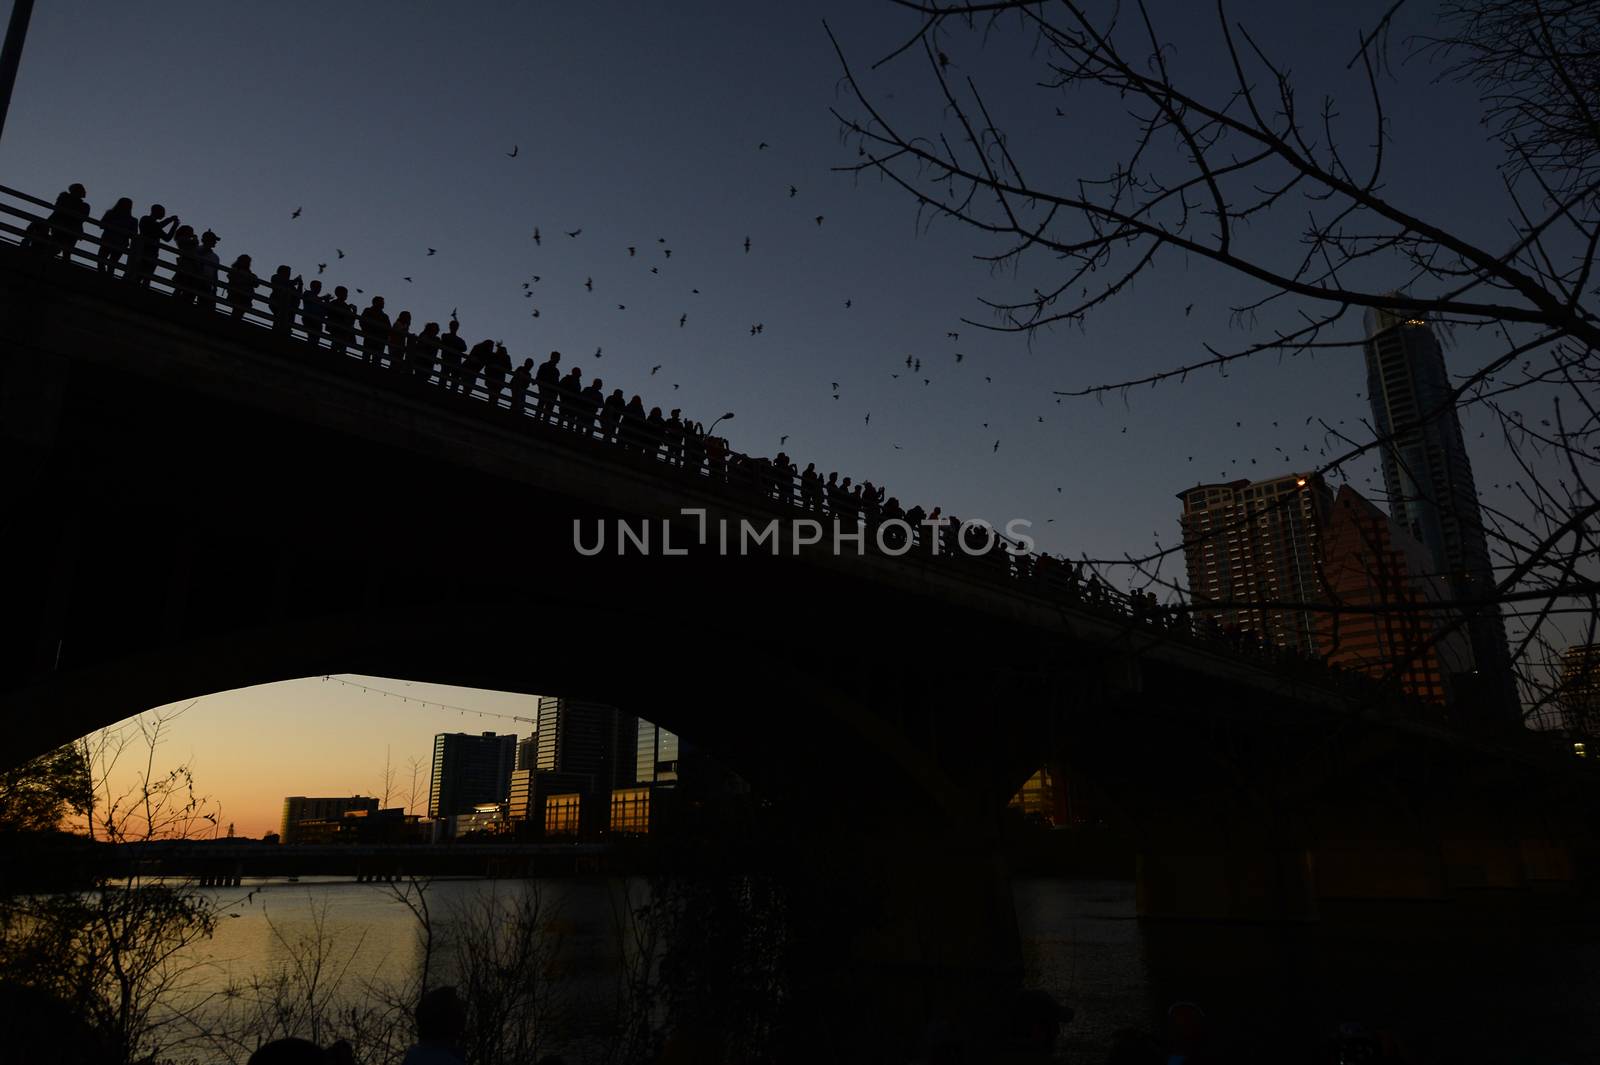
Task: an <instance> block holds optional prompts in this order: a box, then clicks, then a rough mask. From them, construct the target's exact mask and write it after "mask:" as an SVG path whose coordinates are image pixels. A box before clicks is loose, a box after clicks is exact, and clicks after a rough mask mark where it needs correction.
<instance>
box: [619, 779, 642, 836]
mask: <svg viewBox="0 0 1600 1065" xmlns="http://www.w3.org/2000/svg"><path fill="white" fill-rule="evenodd" d="M611 831H612V832H619V833H627V834H631V835H640V836H642V835H644V834H645V833H647V832H649V831H650V789H649V788H618V789H617V790H616V791H613V792H612V793H611Z"/></svg>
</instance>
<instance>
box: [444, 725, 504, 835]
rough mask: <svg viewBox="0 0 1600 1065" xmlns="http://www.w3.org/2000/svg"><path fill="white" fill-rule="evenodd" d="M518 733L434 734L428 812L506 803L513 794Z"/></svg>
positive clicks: (460, 810)
mask: <svg viewBox="0 0 1600 1065" xmlns="http://www.w3.org/2000/svg"><path fill="white" fill-rule="evenodd" d="M516 758H517V737H516V736H513V735H496V734H495V733H493V732H485V733H483V734H481V735H473V734H471V733H466V732H448V733H440V734H439V735H437V736H435V737H434V738H433V779H432V781H431V783H430V784H429V787H428V816H429V817H431V818H434V819H436V820H437V819H441V818H448V817H451V816H454V815H456V814H467V813H471V812H472V811H473V808H474V807H476V806H479V805H482V804H484V803H504V802H507V801H508V800H509V799H510V795H511V772H512V768H513V767H514V766H515V765H516Z"/></svg>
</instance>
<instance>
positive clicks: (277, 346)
mask: <svg viewBox="0 0 1600 1065" xmlns="http://www.w3.org/2000/svg"><path fill="white" fill-rule="evenodd" d="M19 203H21V204H22V205H23V206H18V204H19ZM38 203H39V201H28V200H25V199H23V198H21V197H20V196H19V194H15V193H11V194H10V202H9V204H7V203H3V202H0V211H5V212H8V213H9V214H10V215H11V216H12V217H13V218H15V219H17V221H18V223H19V224H15V225H12V226H11V228H10V231H11V232H12V233H18V232H20V231H21V230H23V229H25V228H26V224H27V221H28V218H29V217H30V216H31V217H37V215H38V213H39V212H38V208H37V206H36V205H37V204H38ZM81 250H82V249H81V248H80V251H81ZM82 258H83V257H82V256H81V255H80V256H79V259H82ZM170 288H171V285H170V282H169V281H168V280H167V279H165V276H164V275H162V276H159V277H158V278H157V280H156V283H155V284H154V285H153V286H152V287H150V288H141V287H137V286H134V285H132V284H129V283H128V282H126V281H125V280H123V279H122V278H120V277H115V276H111V275H107V274H103V273H96V272H95V271H94V270H92V269H86V268H85V266H84V264H83V263H82V262H79V261H74V262H67V261H64V260H63V259H61V257H59V256H55V257H51V256H49V255H48V254H47V253H46V252H44V251H40V250H34V249H29V250H23V249H20V248H18V247H15V246H5V245H0V472H3V476H4V483H5V484H6V485H7V486H8V489H7V490H8V495H9V499H8V505H7V512H6V514H5V519H4V522H3V523H0V547H3V548H4V550H5V557H6V559H7V560H8V562H9V563H10V566H9V570H10V572H9V574H8V578H7V580H8V586H7V594H6V603H7V607H6V609H7V620H8V622H9V623H10V624H9V627H10V629H11V632H12V638H11V639H10V640H8V641H5V642H4V644H3V645H0V715H3V724H4V728H3V730H0V761H3V762H4V763H5V764H8V765H10V764H16V763H18V762H21V761H22V760H25V759H26V758H28V757H29V756H32V755H34V754H37V753H39V752H41V751H44V750H47V749H49V748H50V747H52V746H53V745H55V744H59V743H61V742H64V741H67V740H70V739H72V738H74V737H76V736H79V735H82V734H84V733H87V732H89V731H92V730H93V729H95V728H98V727H101V726H103V725H107V724H110V723H112V722H114V721H117V720H120V719H122V718H124V717H127V716H128V715H130V714H132V713H135V712H137V711H140V710H143V709H146V708H149V707H152V706H157V705H162V704H165V703H170V702H174V701H177V700H179V699H183V698H188V697H194V696H200V695H206V694H210V693H212V692H216V691H222V690H227V689H232V688H239V687H244V686H248V685H255V684H262V683H266V682H270V681H276V680H283V679H288V678H295V677H307V676H319V675H327V674H334V673H364V674H372V675H377V676H387V677H398V678H405V679H410V680H415V681H430V682H437V683H445V684H458V685H464V686H472V687H479V688H489V689H498V690H505V691H523V692H546V693H548V692H556V693H561V694H565V695H570V696H574V697H581V698H587V699H595V700H599V701H603V702H607V703H611V704H614V705H616V706H619V707H622V708H624V709H625V710H627V711H628V712H631V713H637V714H639V715H640V716H643V717H647V718H649V719H651V720H653V721H657V722H659V723H661V724H662V725H664V726H666V727H668V728H671V729H673V730H675V731H677V732H680V733H682V734H684V735H686V736H689V737H691V738H693V739H695V740H696V741H697V742H698V743H700V744H702V745H703V746H705V747H706V748H707V749H709V750H710V751H711V752H712V753H713V754H714V755H715V756H716V757H717V758H718V760H719V761H721V762H723V763H725V764H727V765H728V766H730V767H731V768H733V769H735V770H737V771H739V772H740V773H741V775H743V776H744V777H746V779H748V780H750V781H751V783H752V784H753V785H755V786H756V787H757V788H759V789H760V790H761V791H762V793H763V794H766V795H769V796H772V797H774V798H775V799H776V800H778V801H780V802H785V803H787V804H788V805H789V806H790V807H792V808H793V810H794V811H796V816H795V818H794V821H795V824H796V825H797V829H796V831H797V832H798V833H799V835H797V837H796V839H795V840H794V843H793V849H794V851H795V853H796V855H797V858H796V861H797V869H799V870H800V872H799V873H797V875H801V874H803V875H808V876H812V877H814V878H816V881H817V882H818V883H822V884H826V885H827V890H826V892H825V893H822V894H819V895H818V896H817V897H818V898H823V899H826V900H827V903H826V904H827V905H828V906H830V907H833V909H831V910H830V917H829V923H828V926H827V927H828V928H829V929H830V932H829V934H830V935H833V936H836V937H837V938H838V941H839V942H838V949H837V950H836V951H835V953H836V954H837V956H838V958H839V959H840V965H841V973H840V975H839V979H838V982H837V983H836V984H835V985H834V986H835V988H836V990H837V992H838V994H837V996H836V999H837V1001H834V1002H833V1003H832V1004H831V1005H830V1006H829V1008H832V1009H849V1008H859V1009H860V1010H862V1011H864V1012H863V1017H867V1016H870V1017H873V1018H874V1019H875V1020H877V1021H879V1022H881V1023H877V1024H876V1025H875V1026H873V1027H872V1030H877V1029H880V1028H881V1029H883V1030H885V1031H892V1030H895V1029H897V1028H901V1027H904V1029H905V1030H908V1031H916V1030H918V1029H917V1025H919V1024H920V1023H921V1019H924V1018H926V1017H927V1016H929V1015H934V1014H938V1013H940V1012H943V1011H946V1010H952V1009H955V1010H959V1009H966V1008H970V1006H971V1003H972V1001H973V993H972V988H973V987H975V986H983V985H984V984H985V983H990V984H994V983H1003V982H1004V981H1005V980H1008V979H1015V978H1016V976H1017V974H1018V973H1019V972H1020V954H1019V948H1018V944H1017V940H1016V928H1015V916H1014V913H1013V912H1012V908H1011V902H1010V893H1009V881H1008V878H1007V875H1006V870H1005V868H1004V865H1003V862H1001V860H1000V859H999V857H998V853H999V852H998V849H997V845H996V844H997V840H998V836H999V825H1000V818H1001V811H1002V809H1003V807H1004V804H1005V801H1006V799H1007V798H1008V797H1009V796H1010V795H1011V794H1013V793H1014V792H1015V791H1016V789H1017V787H1018V786H1019V784H1020V783H1021V782H1022V781H1023V780H1024V779H1025V778H1026V777H1027V776H1028V775H1029V774H1030V773H1031V772H1032V771H1033V770H1035V769H1036V768H1038V767H1039V765H1041V764H1042V763H1046V762H1048V763H1052V764H1054V765H1057V766H1060V767H1063V768H1064V771H1065V772H1066V773H1067V774H1069V775H1071V776H1072V777H1073V778H1074V779H1076V780H1082V781H1085V782H1087V783H1088V784H1089V785H1091V786H1093V787H1094V788H1095V789H1096V790H1097V791H1098V792H1099V793H1100V794H1101V795H1102V796H1103V797H1104V799H1105V800H1106V802H1107V804H1108V807H1109V809H1110V810H1111V811H1112V815H1111V816H1112V819H1113V820H1114V821H1115V822H1116V823H1117V824H1118V825H1119V826H1120V827H1121V828H1122V829H1123V830H1124V831H1125V832H1127V833H1128V834H1129V835H1130V837H1131V838H1132V839H1133V840H1134V842H1135V846H1136V847H1137V849H1138V850H1139V852H1140V864H1139V902H1140V911H1141V913H1142V914H1145V915H1147V916H1167V915H1170V916H1183V917H1206V918H1214V919H1251V920H1258V919H1289V920H1305V919H1312V918H1314V917H1315V915H1316V914H1317V912H1318V908H1319V906H1320V905H1321V904H1322V903H1323V902H1324V901H1325V900H1332V899H1336V898H1403V899H1411V900H1429V899H1445V898H1450V897H1453V896H1455V895H1459V894H1460V893H1463V892H1482V891H1497V892H1511V893H1524V892H1533V891H1545V890H1557V889H1567V888H1570V887H1571V886H1572V885H1573V884H1574V883H1575V882H1576V878H1577V873H1576V870H1577V868H1578V865H1579V863H1580V861H1581V860H1582V858H1583V856H1584V855H1585V854H1586V853H1588V849H1589V848H1591V847H1592V842H1593V838H1594V834H1593V828H1594V823H1595V822H1594V795H1595V790H1594V787H1593V776H1592V774H1591V773H1589V772H1586V770H1588V769H1590V767H1589V766H1586V765H1578V764H1574V763H1576V762H1577V761H1578V760H1576V759H1572V758H1570V757H1568V758H1561V757H1559V756H1558V755H1557V753H1556V752H1554V751H1553V750H1551V749H1550V748H1548V747H1547V746H1546V745H1544V744H1543V743H1542V742H1541V740H1540V738H1539V737H1537V736H1535V735H1532V734H1524V735H1512V736H1506V737H1501V738H1493V739H1489V738H1483V737H1475V736H1471V735H1466V734H1463V733H1460V732H1457V731H1455V730H1452V729H1451V728H1449V727H1448V726H1447V725H1446V724H1445V723H1444V722H1442V721H1441V720H1439V719H1438V718H1437V716H1436V715H1435V713H1434V712H1433V711H1431V710H1429V709H1427V708H1426V707H1423V706H1421V705H1420V704H1415V703H1409V702H1405V703H1401V702H1393V701H1389V700H1386V699H1384V698H1382V697H1381V696H1380V695H1379V694H1378V693H1377V692H1376V690H1375V689H1374V688H1373V687H1372V686H1370V685H1367V684H1365V683H1362V682H1361V681H1359V680H1353V679H1351V678H1350V677H1349V676H1348V675H1341V674H1334V673H1330V672H1328V671H1327V670H1325V669H1322V668H1320V667H1318V666H1317V665H1315V664H1313V663H1309V662H1303V661H1297V660H1293V659H1287V658H1283V657H1279V656H1273V655H1268V654H1263V653H1241V652H1240V651H1239V650H1237V649H1234V648H1230V647H1228V646H1227V645H1225V644H1222V643H1219V642H1217V641H1212V640H1206V639H1201V638H1199V637H1198V636H1197V635H1196V634H1195V633H1193V632H1190V631H1187V629H1186V628H1185V627H1184V626H1182V625H1180V624H1176V623H1174V621H1175V619H1174V618H1173V617H1172V616H1170V615H1165V614H1158V615H1140V614H1136V613H1135V612H1134V611H1132V610H1131V609H1130V608H1129V606H1128V605H1127V604H1125V603H1124V602H1123V601H1122V600H1121V599H1120V598H1119V597H1116V596H1113V595H1110V594H1109V593H1101V594H1092V593H1090V592H1089V590H1087V589H1085V588H1083V587H1081V586H1075V585H1073V584H1072V582H1070V581H1060V580H1057V579H1056V578H1055V576H1053V574H1052V569H1051V567H1050V566H1049V565H1048V564H1045V565H1043V566H1041V565H1040V563H1039V562H1038V560H1037V559H1031V558H1027V557H1018V556H1013V555H1011V554H1010V553H1008V552H1006V551H1004V550H996V551H991V552H989V553H987V554H985V555H983V556H982V557H977V558H966V557H933V556H932V552H931V545H930V546H929V547H928V548H924V549H914V550H912V551H910V552H909V553H907V554H905V555H904V556H902V557H894V556H892V555H891V554H890V553H888V552H885V551H881V550H871V551H866V552H864V553H862V554H859V555H858V554H855V553H853V552H845V553H835V552H834V551H833V550H831V549H827V546H826V545H805V544H802V543H800V540H802V539H804V537H803V536H799V535H797V534H796V532H795V530H794V529H792V528H791V527H790V526H789V525H788V523H787V521H788V519H791V518H795V517H800V516H807V515H808V514H810V515H812V516H815V514H816V513H817V512H816V511H814V510H813V511H807V510H806V509H805V502H806V501H805V500H803V499H802V498H801V493H800V492H799V490H798V486H797V485H795V484H794V483H793V482H792V481H787V482H786V480H785V477H786V475H782V474H776V475H775V474H774V471H773V470H772V467H771V466H770V464H761V463H756V462H745V461H743V460H741V459H740V458H739V457H738V456H732V455H729V456H727V457H726V458H718V459H717V460H716V461H713V456H712V454H711V453H710V452H711V450H712V449H711V445H707V449H708V453H707V454H706V455H704V456H700V457H699V460H698V461H696V462H694V463H690V462H689V461H688V460H687V459H684V460H682V461H672V452H671V450H670V449H669V448H664V447H661V446H651V443H650V442H649V441H646V442H645V443H644V444H643V446H633V447H620V446H618V445H617V444H615V443H611V442H608V441H607V440H604V439H601V436H602V428H601V427H600V426H599V425H592V426H591V428H590V430H589V431H587V432H578V431H571V430H569V429H562V428H560V427H559V426H552V425H549V424H546V423H544V422H541V421H540V420H539V419H537V418H534V417H530V416H515V415H513V414H512V413H511V411H510V410H509V409H508V407H509V405H510V400H509V399H508V398H507V397H506V396H504V395H503V394H502V395H501V396H500V398H499V399H498V400H497V402H496V403H495V404H494V405H493V406H491V405H490V404H488V403H486V402H485V401H484V398H483V395H482V390H481V389H478V388H475V389H473V390H471V391H469V392H467V393H462V392H459V391H456V392H450V391H447V390H445V389H443V388H441V387H439V385H438V384H437V383H436V382H435V380H434V379H433V378H427V377H424V375H423V374H422V373H421V372H420V370H419V371H418V372H415V373H397V372H395V370H394V369H393V368H391V367H388V366H385V365H376V364H372V363H367V362H364V361H362V360H360V359H358V358H354V357H347V358H338V357H335V356H333V355H332V354H331V353H330V352H329V351H328V350H327V349H326V348H325V347H321V346H314V345H312V344H310V343H307V341H306V339H305V338H304V336H303V333H302V332H301V331H300V330H299V326H298V325H296V326H295V327H294V328H292V329H289V330H282V329H280V330H279V331H277V332H274V331H272V330H270V329H266V328H262V326H261V324H259V321H260V319H261V317H262V316H261V315H259V314H258V313H257V311H256V310H254V309H252V310H249V311H248V312H247V313H245V314H244V315H242V316H241V318H240V319H238V320H234V319H233V318H231V317H229V316H227V315H224V314H221V313H218V312H217V311H215V310H212V309H210V308H208V307H206V306H204V305H196V304H195V303H194V302H193V301H189V302H180V301H178V300H177V299H175V298H174V296H173V295H171V294H170V292H169V291H167V290H170ZM786 484H787V487H786ZM829 502H830V501H828V500H826V499H825V500H824V501H823V503H822V506H823V511H822V517H824V518H831V517H832V515H830V514H827V513H826V508H827V506H828V504H829ZM685 510H694V511H703V512H704V516H705V521H706V522H707V523H709V525H710V527H711V528H716V527H717V523H718V522H721V521H727V522H730V523H733V524H734V526H735V527H737V525H738V523H739V522H740V521H742V520H743V521H752V522H756V523H758V524H762V523H766V522H769V521H772V520H773V519H779V526H778V532H777V534H776V535H777V537H778V539H777V545H778V551H777V552H776V553H769V552H768V551H766V550H765V549H763V550H762V551H760V552H753V553H751V554H750V555H748V556H742V557H741V556H738V555H734V556H732V557H728V556H724V555H722V554H721V553H719V552H718V551H717V550H716V546H717V545H716V538H715V537H711V538H710V542H708V543H701V542H700V541H699V538H698V521H697V520H695V519H686V518H684V517H683V512H684V511H685ZM843 516H844V515H841V517H843ZM618 521H622V522H628V523H631V524H632V526H633V527H635V528H637V527H639V526H640V525H641V523H642V522H646V521H648V522H650V523H652V527H653V528H655V529H656V530H657V534H659V527H660V523H662V522H667V523H670V524H671V526H672V528H673V533H672V539H673V544H674V545H675V546H679V545H681V546H683V548H684V551H685V553H684V554H682V555H679V556H674V557H663V556H662V555H661V554H659V553H657V554H655V555H652V556H649V557H646V556H643V555H641V554H639V553H637V552H632V553H626V554H617V553H613V552H610V551H607V552H605V553H603V554H600V555H597V556H595V557H592V558H591V557H583V556H582V555H581V554H580V553H579V552H578V551H576V550H575V549H574V542H573V527H574V523H575V522H581V523H582V524H583V526H584V527H585V528H593V527H594V524H595V523H596V522H605V523H607V524H608V525H612V526H614V524H615V523H616V522H618ZM849 525H850V529H852V530H857V531H859V530H860V528H861V526H860V525H858V524H856V522H855V517H854V516H853V515H851V516H850V522H849ZM655 542H656V543H657V544H659V541H655ZM1053 572H1054V574H1057V575H1059V574H1061V573H1062V571H1061V570H1060V569H1056V570H1054V571H1053ZM258 727H259V728H260V729H263V730H266V729H271V728H273V727H274V722H273V721H272V719H271V718H270V717H268V718H263V719H262V720H261V721H260V722H259V723H258ZM305 742H307V743H314V742H316V740H315V737H306V738H305ZM858 1019H860V1018H858ZM897 1019H898V1020H897Z"/></svg>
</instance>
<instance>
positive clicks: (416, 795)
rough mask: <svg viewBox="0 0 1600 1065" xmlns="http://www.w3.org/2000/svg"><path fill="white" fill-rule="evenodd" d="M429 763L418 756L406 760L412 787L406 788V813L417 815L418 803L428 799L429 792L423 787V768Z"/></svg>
mask: <svg viewBox="0 0 1600 1065" xmlns="http://www.w3.org/2000/svg"><path fill="white" fill-rule="evenodd" d="M426 764H427V763H426V762H424V761H423V760H422V759H421V758H420V757H418V756H417V755H412V756H411V757H410V758H407V759H406V769H407V770H408V771H409V772H410V774H411V782H410V785H409V786H408V787H407V788H406V813H408V814H414V813H417V805H418V803H419V802H420V801H421V800H423V799H424V798H426V797H427V791H426V789H424V788H423V787H422V767H423V766H424V765H426Z"/></svg>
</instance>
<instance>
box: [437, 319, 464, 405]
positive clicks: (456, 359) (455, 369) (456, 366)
mask: <svg viewBox="0 0 1600 1065" xmlns="http://www.w3.org/2000/svg"><path fill="white" fill-rule="evenodd" d="M448 328H449V331H448V332H446V333H445V334H444V336H442V337H440V338H439V383H440V384H441V385H443V386H444V389H445V391H446V392H458V391H460V390H461V389H462V381H461V364H462V363H463V362H464V361H465V360H466V357H467V342H466V341H465V340H463V339H461V333H460V330H461V323H460V322H458V321H456V320H455V319H454V318H452V319H450V325H449V327H448Z"/></svg>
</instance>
